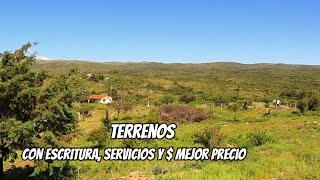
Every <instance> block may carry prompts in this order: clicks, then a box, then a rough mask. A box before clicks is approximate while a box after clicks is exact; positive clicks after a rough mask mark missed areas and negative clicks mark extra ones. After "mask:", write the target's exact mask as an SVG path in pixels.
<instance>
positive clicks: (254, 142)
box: [247, 130, 273, 146]
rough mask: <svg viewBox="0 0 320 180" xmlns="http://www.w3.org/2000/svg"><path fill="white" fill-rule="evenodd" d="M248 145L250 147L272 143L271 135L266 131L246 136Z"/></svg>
mask: <svg viewBox="0 0 320 180" xmlns="http://www.w3.org/2000/svg"><path fill="white" fill-rule="evenodd" d="M247 139H248V143H249V144H250V145H251V146H261V145H264V144H266V143H268V142H271V141H273V138H272V136H271V135H269V134H268V133H267V131H266V130H260V131H254V132H251V133H249V134H248V135H247Z"/></svg>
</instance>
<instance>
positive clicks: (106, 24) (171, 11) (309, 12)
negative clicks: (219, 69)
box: [0, 0, 320, 64]
mask: <svg viewBox="0 0 320 180" xmlns="http://www.w3.org/2000/svg"><path fill="white" fill-rule="evenodd" d="M0 20H1V22H0V23H1V24H0V51H1V52H2V51H4V50H12V49H16V48H17V47H19V46H20V45H22V44H23V43H24V42H27V41H38V42H39V45H38V46H37V47H36V50H37V51H38V54H39V55H40V56H45V57H50V58H58V59H90V60H94V61H115V60H118V61H145V60H147V61H161V62H193V63H200V62H214V61H236V62H241V63H261V62H271V63H290V64H320V0H101V1H99V0H86V1H82V0H78V1H72V0H51V1H50V2H49V1H41V0H27V1H25V0H21V1H17V0H1V1H0Z"/></svg>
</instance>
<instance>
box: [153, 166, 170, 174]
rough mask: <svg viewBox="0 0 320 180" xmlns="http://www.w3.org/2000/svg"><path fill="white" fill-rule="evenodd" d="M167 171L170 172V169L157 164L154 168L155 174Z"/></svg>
mask: <svg viewBox="0 0 320 180" xmlns="http://www.w3.org/2000/svg"><path fill="white" fill-rule="evenodd" d="M166 172H168V170H167V169H165V168H163V167H161V166H156V167H154V168H153V170H152V173H153V174H154V175H159V174H165V173H166Z"/></svg>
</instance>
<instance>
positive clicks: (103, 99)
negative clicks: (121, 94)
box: [88, 94, 112, 104]
mask: <svg viewBox="0 0 320 180" xmlns="http://www.w3.org/2000/svg"><path fill="white" fill-rule="evenodd" d="M88 103H101V104H110V103H112V97H110V96H107V95H103V94H101V95H91V96H89V97H88Z"/></svg>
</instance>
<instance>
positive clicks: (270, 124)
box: [72, 107, 320, 179]
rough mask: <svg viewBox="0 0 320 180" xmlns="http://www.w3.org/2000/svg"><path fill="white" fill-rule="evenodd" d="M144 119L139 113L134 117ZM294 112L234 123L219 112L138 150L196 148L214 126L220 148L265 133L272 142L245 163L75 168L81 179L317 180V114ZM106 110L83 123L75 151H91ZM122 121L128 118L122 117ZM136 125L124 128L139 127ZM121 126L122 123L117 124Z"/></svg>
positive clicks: (256, 113)
mask: <svg viewBox="0 0 320 180" xmlns="http://www.w3.org/2000/svg"><path fill="white" fill-rule="evenodd" d="M137 111H141V113H142V112H143V113H145V112H146V111H148V110H147V109H143V108H142V107H137V108H135V109H134V110H133V112H135V113H133V114H139V113H138V112H137ZM291 111H292V110H291V109H290V110H284V109H273V110H272V113H271V115H270V117H268V118H265V117H264V116H263V112H264V110H263V109H256V110H247V111H243V112H240V113H239V115H238V117H239V119H240V120H239V121H236V122H234V121H233V117H232V116H230V112H229V111H227V110H225V109H220V108H215V109H214V110H213V117H212V118H210V119H207V120H205V121H202V122H199V123H180V124H178V128H177V130H176V137H175V138H174V139H172V140H148V141H147V142H145V141H137V140H135V142H134V145H135V146H136V147H145V146H147V147H169V146H174V147H194V146H201V145H200V144H196V143H194V142H193V138H192V135H193V133H194V132H196V131H198V130H201V129H203V128H204V127H207V126H211V125H215V126H219V127H220V128H221V131H222V132H223V133H225V134H226V137H225V139H224V141H223V144H222V147H226V146H236V147H237V146H240V147H241V146H245V145H246V144H243V142H244V140H243V137H244V135H246V134H248V133H250V132H255V131H258V130H266V132H267V133H268V135H269V136H270V137H272V141H270V142H267V143H266V144H264V145H261V146H257V147H249V148H248V156H247V158H246V159H245V160H243V161H233V162H230V161H226V162H224V161H202V162H201V161H171V162H166V160H163V161H156V160H154V161H102V162H100V163H97V162H89V161H87V162H73V164H74V165H76V167H78V168H79V176H80V177H81V178H83V179H89V178H90V179H101V177H110V178H115V179H117V178H123V177H130V176H133V177H134V176H138V177H147V178H156V179H199V178H200V179H212V178H217V179H319V178H320V172H319V169H320V156H319V151H320V119H319V115H318V114H309V115H307V116H299V115H293V114H292V113H291ZM103 113H104V111H103V110H97V111H95V112H94V114H93V115H92V117H89V118H87V119H85V121H84V122H80V124H79V125H80V128H81V129H82V130H81V131H82V132H83V135H82V136H80V137H78V138H77V139H76V140H74V141H73V142H72V145H74V146H82V147H90V146H94V144H92V143H90V142H88V141H87V137H88V135H89V134H90V131H92V130H94V129H95V128H96V129H97V128H99V127H100V126H101V122H100V120H99V118H100V117H101V116H103ZM122 116H124V114H122ZM141 121H143V119H136V118H135V117H133V119H132V120H130V121H126V122H141ZM116 122H119V121H116ZM121 145H122V142H121V141H120V140H106V147H119V146H121Z"/></svg>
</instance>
